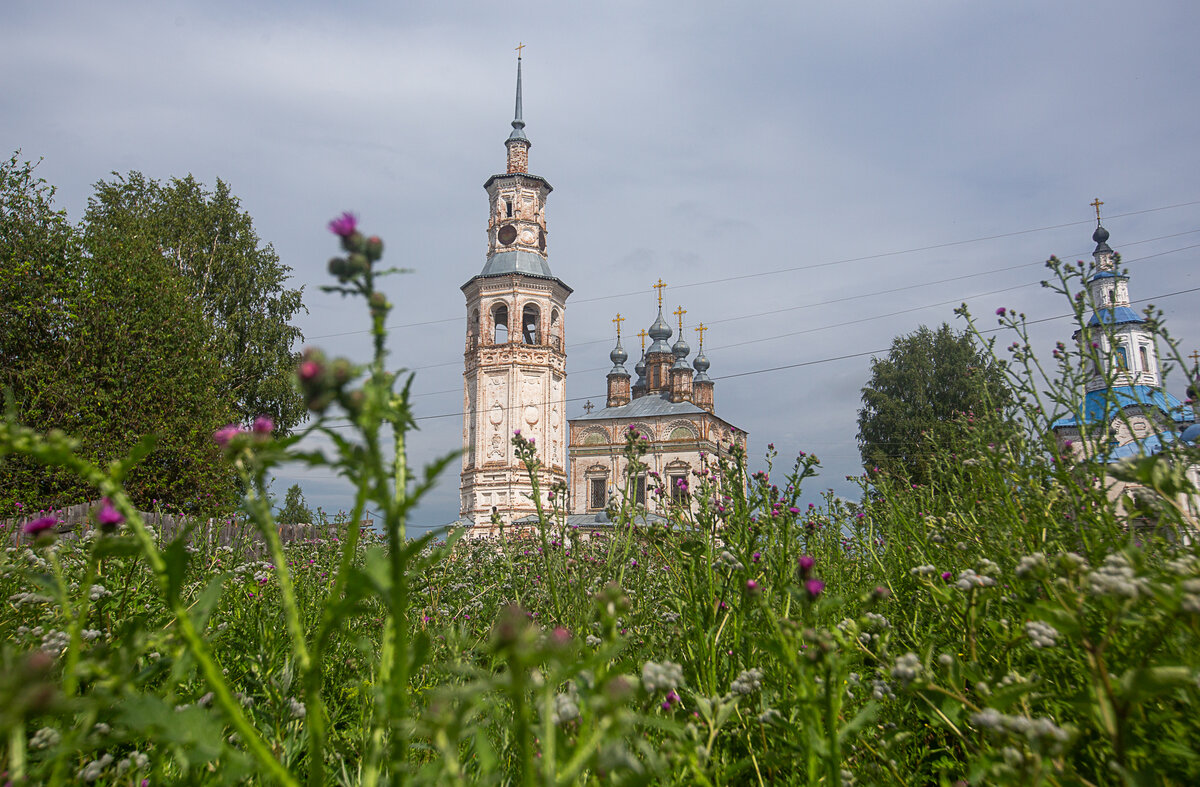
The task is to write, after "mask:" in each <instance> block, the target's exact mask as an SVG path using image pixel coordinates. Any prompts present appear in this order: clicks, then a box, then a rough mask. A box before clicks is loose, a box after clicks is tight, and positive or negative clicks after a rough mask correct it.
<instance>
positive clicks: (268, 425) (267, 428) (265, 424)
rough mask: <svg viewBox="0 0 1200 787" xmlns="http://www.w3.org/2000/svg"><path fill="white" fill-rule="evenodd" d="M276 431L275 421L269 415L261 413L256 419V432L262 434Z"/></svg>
mask: <svg viewBox="0 0 1200 787" xmlns="http://www.w3.org/2000/svg"><path fill="white" fill-rule="evenodd" d="M274 431H275V422H274V421H272V420H271V419H270V417H269V416H266V415H260V416H259V417H258V418H255V419H254V433H255V434H260V435H268V434H270V433H271V432H274Z"/></svg>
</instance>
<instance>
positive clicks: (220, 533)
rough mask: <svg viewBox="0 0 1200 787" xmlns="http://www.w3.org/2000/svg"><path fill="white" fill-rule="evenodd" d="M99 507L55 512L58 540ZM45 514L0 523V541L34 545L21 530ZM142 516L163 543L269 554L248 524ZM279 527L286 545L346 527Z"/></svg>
mask: <svg viewBox="0 0 1200 787" xmlns="http://www.w3.org/2000/svg"><path fill="white" fill-rule="evenodd" d="M99 506H100V501H95V502H92V503H79V504H77V505H73V506H70V507H68V508H64V509H58V510H56V511H54V512H52V515H53V516H54V517H55V518H56V519H58V522H59V524H58V526H57V527H56V528H55V532H56V533H58V537H59V538H62V539H74V538H80V537H82V536H83V535H85V534H86V533H87V532H88V531H89V530H91V529H93V528H95V527H96V522H95V517H94V514H93V512H94V511H96V510H97V509H98V508H99ZM44 515H45V514H44V513H38V514H37V515H34V516H25V517H20V518H16V519H5V520H0V541H3V542H4V543H5V544H7V545H8V546H20V545H21V544H28V543H31V542H32V541H33V538H32V537H31V536H27V535H25V533H24V531H23V529H22V528H23V527H24V526H25V524H26V523H27V522H32V521H33V520H35V519H38V518H40V517H41V516H44ZM141 515H142V521H144V522H145V523H146V524H147V525H149V526H150V527H151V528H152V529H153V530H154V531H155V532H157V533H160V534H161V536H162V542H164V543H165V542H168V541H173V540H174V539H175V538H177V537H178V536H179V535H180V534H186V536H187V538H188V540H189V541H190V542H192V543H194V544H197V545H201V544H203V545H206V546H208V547H221V546H225V547H231V548H233V549H237V550H239V551H241V552H244V553H246V554H249V555H253V556H256V557H257V556H260V555H262V554H264V553H265V552H266V543H265V541H264V540H263V537H262V534H261V533H259V532H258V529H257V528H255V527H254V526H253V525H251V524H249V523H247V522H238V521H230V520H227V519H226V520H215V519H206V520H202V521H201V520H197V519H196V518H195V517H189V516H185V515H182V514H166V513H163V512H161V511H142V512H141ZM372 525H373V523H372V522H371V520H370V519H367V520H364V521H363V528H364V529H369V528H371V527H372ZM277 527H278V530H279V537H280V539H281V540H282V541H283V542H284V543H285V544H286V543H288V542H291V541H302V540H305V539H314V538H329V537H331V536H338V535H339V534H340V531H341V530H342V529H343V528H344V527H345V524H344V523H332V524H328V525H277Z"/></svg>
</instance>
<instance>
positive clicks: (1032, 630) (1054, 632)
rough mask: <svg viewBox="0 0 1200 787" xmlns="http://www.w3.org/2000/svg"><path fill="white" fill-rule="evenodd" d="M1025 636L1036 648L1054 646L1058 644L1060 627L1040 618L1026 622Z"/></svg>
mask: <svg viewBox="0 0 1200 787" xmlns="http://www.w3.org/2000/svg"><path fill="white" fill-rule="evenodd" d="M1025 636H1027V637H1029V642H1030V644H1031V645H1033V646H1034V647H1035V648H1052V647H1054V646H1055V645H1057V644H1058V638H1059V636H1060V635H1059V633H1058V629H1056V628H1054V626H1051V625H1050V624H1049V623H1043V622H1041V621H1040V620H1031V621H1029V622H1028V623H1026V624H1025Z"/></svg>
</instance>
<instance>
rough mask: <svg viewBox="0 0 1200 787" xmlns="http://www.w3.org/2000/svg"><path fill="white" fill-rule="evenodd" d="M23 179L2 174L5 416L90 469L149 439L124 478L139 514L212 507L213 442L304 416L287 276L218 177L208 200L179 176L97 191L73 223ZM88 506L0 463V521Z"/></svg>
mask: <svg viewBox="0 0 1200 787" xmlns="http://www.w3.org/2000/svg"><path fill="white" fill-rule="evenodd" d="M34 170H35V165H33V164H29V163H19V162H18V154H14V155H13V157H12V158H11V159H10V160H9V161H7V162H0V385H2V386H3V388H4V390H6V391H8V392H11V395H12V401H13V405H14V407H15V411H16V417H17V418H18V419H19V420H20V421H21V422H23V423H25V424H26V425H28V426H30V427H33V428H35V429H39V430H43V431H45V430H48V429H52V428H57V429H62V430H63V431H65V432H67V433H68V434H71V435H72V436H74V437H76V438H77V439H80V440H81V441H82V442H83V449H82V454H83V455H84V456H85V457H87V458H89V459H91V460H92V461H95V462H100V463H106V462H109V461H111V460H113V459H116V458H118V457H121V456H124V455H125V454H126V453H127V452H128V451H129V449H130V448H132V446H133V445H134V444H135V443H136V442H137V441H138V440H139V439H140V438H141V437H142V436H144V435H147V434H155V435H156V436H157V438H158V443H157V447H156V448H155V450H154V451H153V452H151V453H150V454H149V455H148V456H147V457H145V459H143V460H142V462H141V464H140V465H139V466H138V467H137V468H136V469H134V471H133V472H132V473H131V474H130V475H129V477H128V478H127V480H126V487H127V489H128V490H129V492H130V493H131V495H132V497H133V499H134V501H135V503H137V504H138V505H141V506H143V507H149V506H150V505H151V504H152V502H153V501H155V500H157V501H159V502H160V503H166V504H173V505H176V506H179V507H184V508H192V507H195V506H196V505H197V503H199V504H200V505H202V506H207V505H208V504H210V503H216V504H218V505H220V504H223V503H224V502H226V501H227V500H228V499H229V495H230V493H231V492H232V491H233V490H234V487H235V484H234V477H233V474H232V472H231V470H230V468H229V467H228V466H227V465H225V464H224V463H223V462H222V461H221V460H220V455H219V451H218V449H217V447H216V446H215V444H214V443H213V441H212V439H211V436H212V433H213V431H214V430H215V429H217V428H219V427H221V426H223V425H224V424H226V423H228V422H230V421H243V422H245V421H249V420H251V419H252V417H253V416H255V415H258V414H268V415H270V416H271V417H272V418H273V420H274V421H275V423H276V425H277V429H279V430H280V431H283V430H286V429H287V428H288V427H290V426H292V425H294V424H295V423H298V421H299V419H300V418H301V417H302V412H303V411H302V407H303V405H302V403H301V400H300V398H299V395H298V394H297V393H296V392H295V391H294V390H293V388H292V384H291V374H292V369H293V368H294V364H295V358H296V356H295V355H294V354H293V353H292V352H291V343H292V342H293V341H294V340H295V339H297V338H298V337H299V332H298V331H297V330H296V329H295V328H294V327H292V326H291V325H290V324H289V323H288V320H289V319H290V318H291V316H292V315H294V314H295V312H296V311H297V310H298V309H300V308H302V304H301V303H300V295H301V293H300V290H291V289H287V288H286V287H285V286H284V282H285V279H286V275H287V272H288V268H286V267H284V266H282V265H280V264H279V261H278V257H277V256H275V254H274V252H273V251H272V250H271V248H270V246H265V247H264V246H262V245H261V244H260V242H259V240H258V237H257V235H256V234H255V233H254V230H253V226H252V224H251V221H250V217H249V216H248V215H246V214H245V213H244V212H242V211H240V208H239V205H238V201H237V199H236V198H235V197H233V196H232V195H231V194H230V192H229V189H228V187H227V186H226V185H225V184H224V183H222V182H220V181H218V186H217V190H216V192H215V193H212V194H209V193H208V192H206V191H205V190H204V189H203V187H202V186H200V185H199V184H197V183H196V181H195V180H194V179H192V178H190V177H189V178H186V179H184V180H176V181H172V182H171V183H170V184H169V185H168V186H165V187H164V186H161V185H159V184H158V183H156V182H154V181H151V180H148V179H146V178H144V177H142V176H141V175H139V174H137V173H132V174H131V175H130V176H129V177H127V178H121V177H118V179H117V181H115V182H114V183H105V182H103V181H102V182H100V183H98V184H97V185H96V192H95V194H94V195H93V197H92V198H91V199H90V200H89V203H88V209H87V213H86V215H85V217H84V219H83V221H82V222H81V223H80V225H79V226H77V227H76V226H73V225H72V224H71V223H70V222H69V221H68V220H67V217H66V214H65V213H64V212H63V211H61V210H58V209H56V208H55V207H54V204H53V196H54V189H53V187H52V186H50V185H49V184H47V183H46V182H45V181H43V180H41V179H39V178H37V177H36V175H35V174H34ZM91 496H92V490H90V489H88V488H86V487H85V486H84V485H83V484H82V483H81V482H80V481H79V480H78V479H76V478H74V477H72V476H71V475H69V474H66V473H63V472H61V471H59V470H55V469H52V468H45V467H41V466H38V465H35V464H33V463H31V462H29V461H27V460H24V459H20V458H16V457H9V458H0V514H3V513H11V512H12V511H13V509H14V507H15V504H16V503H18V502H19V503H22V504H24V505H26V506H29V505H33V506H36V507H38V508H42V507H50V506H61V505H68V504H71V503H77V502H81V501H83V500H87V499H90V497H91Z"/></svg>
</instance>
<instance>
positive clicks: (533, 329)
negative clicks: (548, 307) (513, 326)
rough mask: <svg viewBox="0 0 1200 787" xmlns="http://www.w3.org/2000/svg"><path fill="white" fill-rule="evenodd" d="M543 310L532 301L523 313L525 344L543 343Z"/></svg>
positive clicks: (522, 324) (522, 323)
mask: <svg viewBox="0 0 1200 787" xmlns="http://www.w3.org/2000/svg"><path fill="white" fill-rule="evenodd" d="M541 321H542V312H541V310H540V309H538V307H536V306H534V305H533V304H532V303H531V304H529V305H528V306H526V307H525V309H524V311H523V312H522V313H521V331H522V338H523V339H524V341H525V344H541V343H542V328H541Z"/></svg>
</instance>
